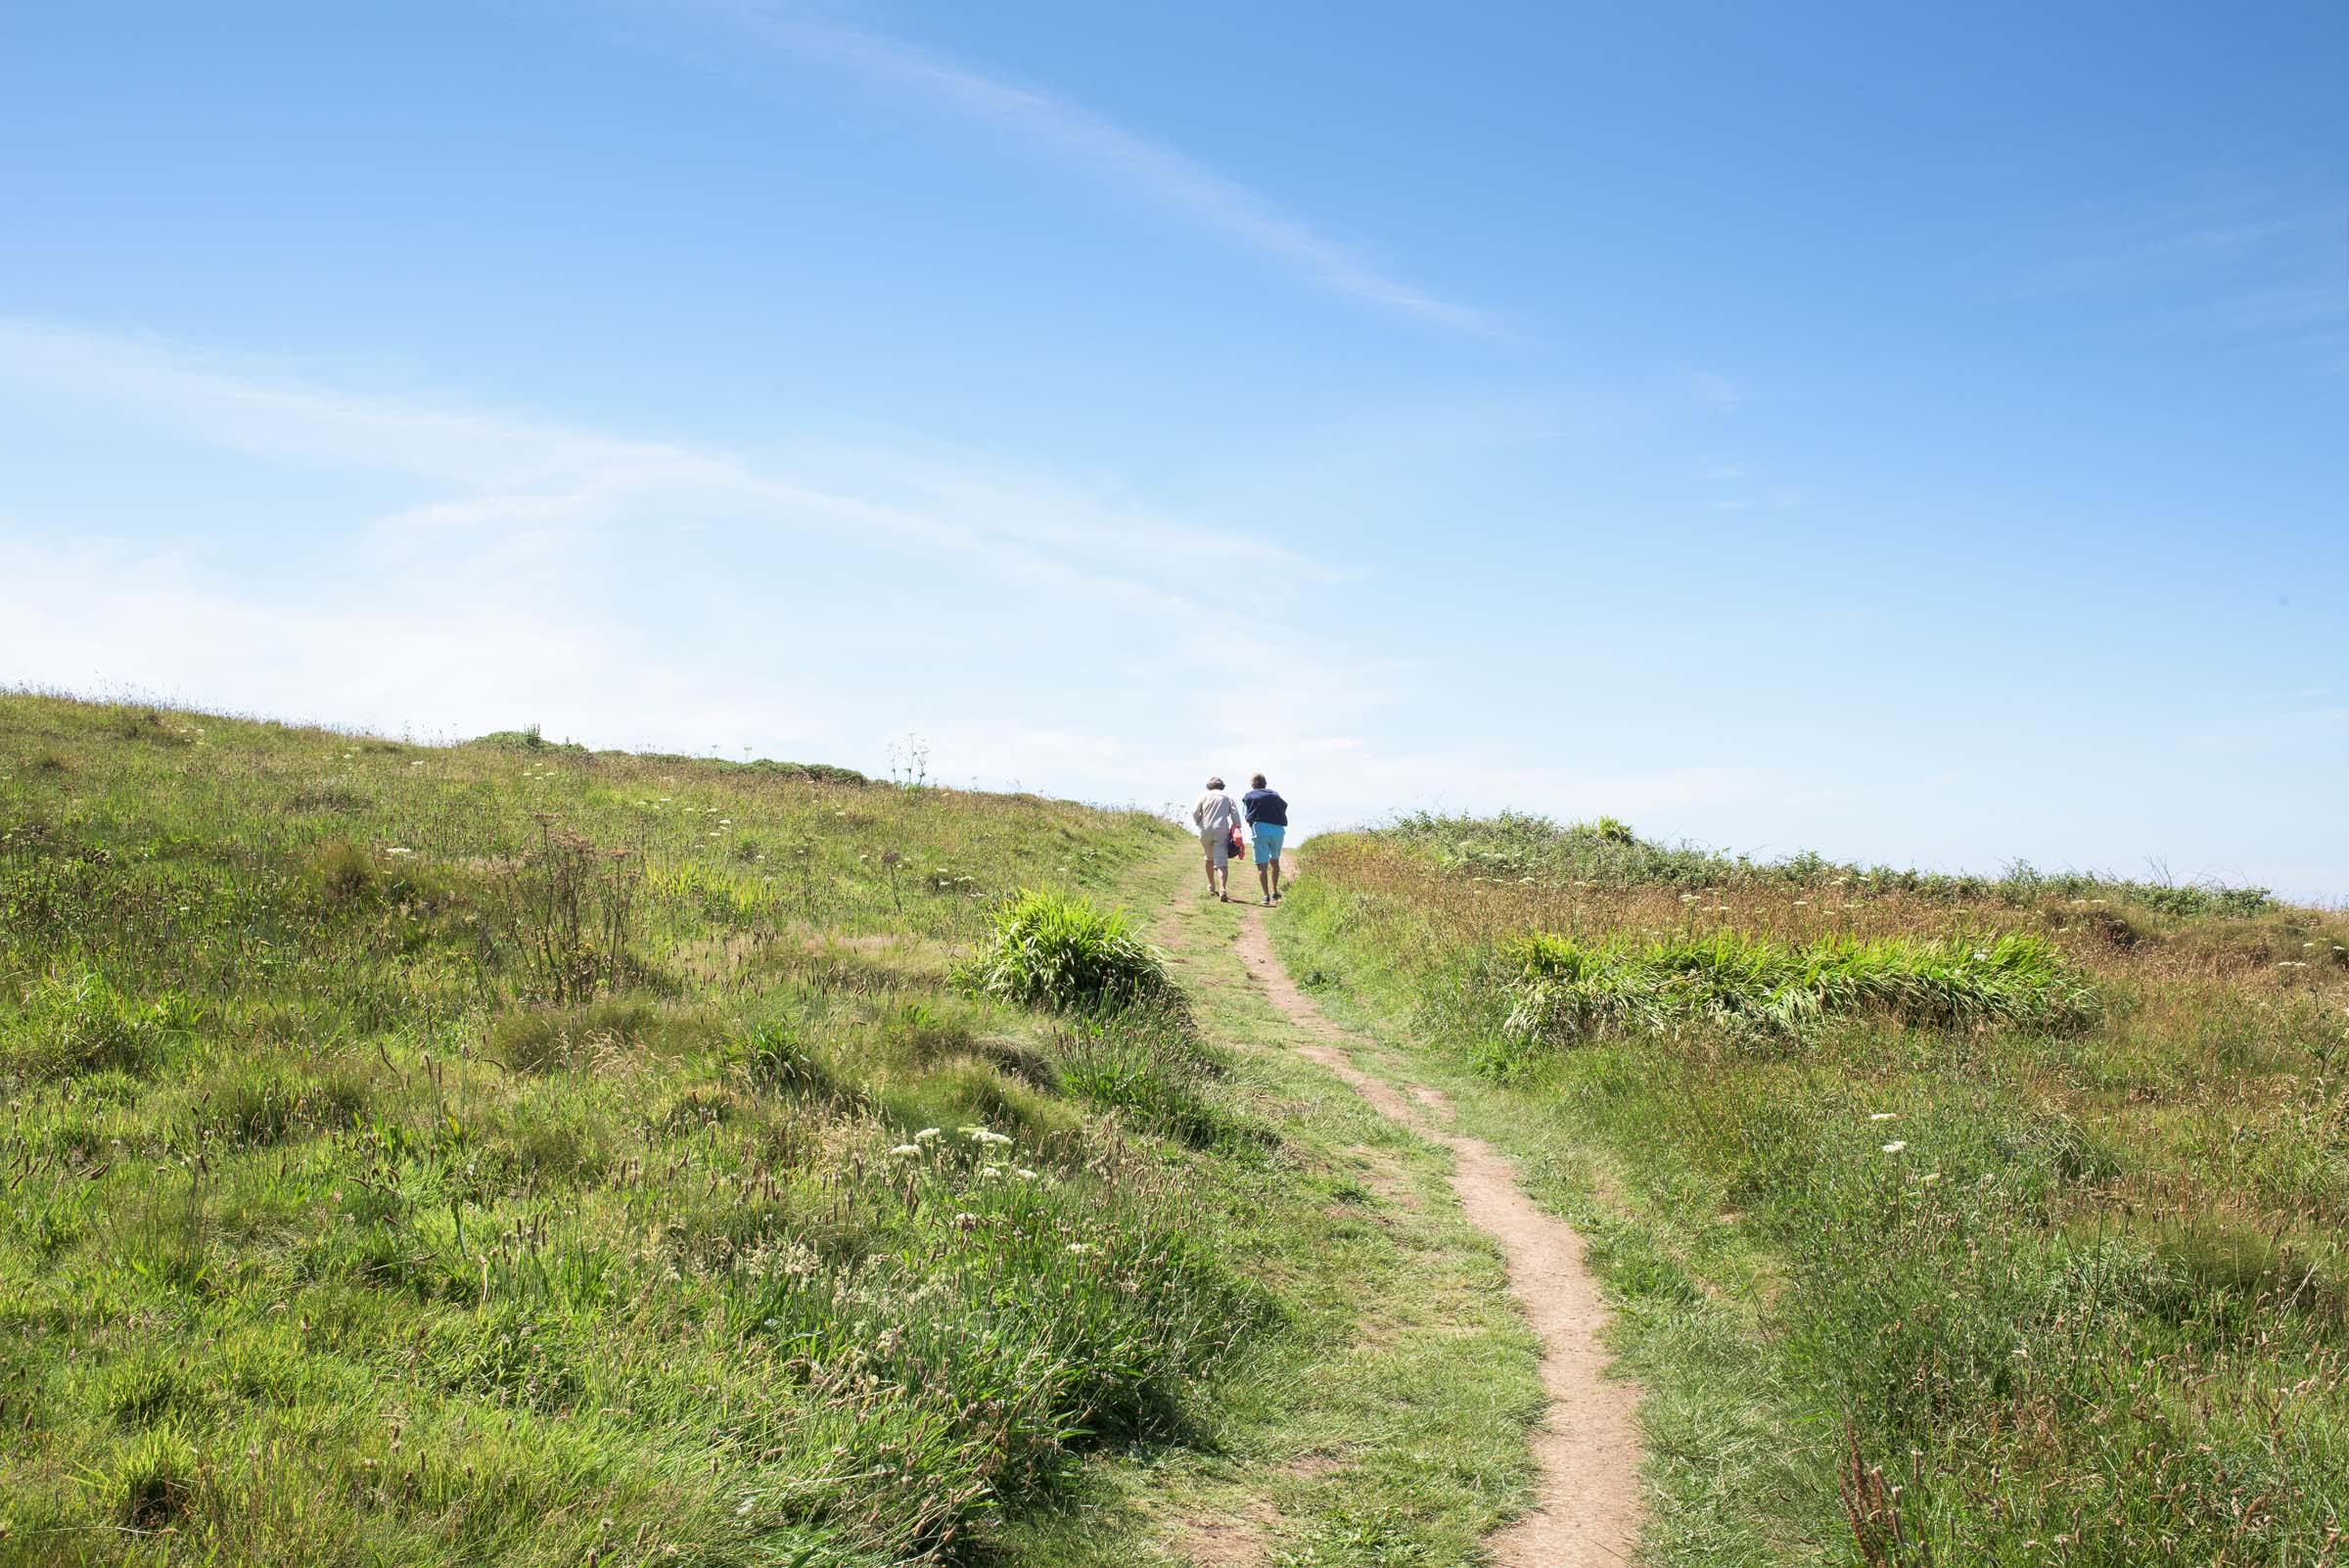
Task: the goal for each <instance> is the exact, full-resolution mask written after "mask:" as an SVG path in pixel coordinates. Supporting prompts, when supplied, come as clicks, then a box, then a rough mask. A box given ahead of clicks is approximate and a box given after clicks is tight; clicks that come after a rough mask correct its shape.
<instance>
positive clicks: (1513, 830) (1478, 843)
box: [1389, 811, 2276, 915]
mask: <svg viewBox="0 0 2349 1568" xmlns="http://www.w3.org/2000/svg"><path fill="white" fill-rule="evenodd" d="M1389 831H1391V832H1392V833H1393V834H1394V835H1396V836H1397V837H1400V838H1405V839H1408V840H1409V841H1411V842H1412V843H1413V844H1414V845H1416V846H1417V847H1418V848H1419V849H1420V850H1421V851H1422V853H1426V854H1428V855H1430V856H1432V857H1433V858H1435V859H1436V860H1438V861H1439V862H1440V863H1442V864H1443V865H1444V866H1445V867H1446V868H1447V869H1449V870H1453V871H1457V872H1460V873H1462V874H1465V875H1471V876H1486V877H1496V878H1507V879H1516V878H1520V877H1525V878H1532V879H1534V880H1537V881H1542V882H1548V883H1556V884H1566V885H1573V884H1577V883H1580V884H1583V885H1608V886H1618V887H1625V886H1646V887H1665V888H1674V889H1685V888H1710V889H1722V888H1753V887H1790V888H1798V889H1814V890H1816V889H1819V888H1825V887H1832V886H1844V885H1849V884H1855V883H1856V884H1859V885H1861V886H1864V887H1865V888H1867V889H1868V890H1869V891H1871V892H1875V893H1895V892H1898V893H1907V894H1913V895H1917V896H1919V897H1923V898H1929V899H1937V900H1941V901H1944V902H1983V903H1997V904H2003V905H2004V906H2006V907H2009V908H2016V907H2022V906H2024V905H2028V904H2033V903H2037V902H2039V901H2040V900H2041V899H2050V898H2061V899H2106V900H2108V901H2112V902H2121V903H2132V904H2138V905H2142V906H2143V907H2145V908H2148V909H2153V910H2158V911H2160V912H2162V913H2165V914H2178V915H2197V914H2232V915H2254V914H2258V913H2260V912H2262V911H2263V910H2266V909H2269V908H2272V907H2275V905H2276V900H2275V899H2274V898H2273V896H2272V895H2271V894H2270V893H2269V892H2268V890H2267V889H2265V888H2252V887H2229V886H2225V885H2222V884H2215V883H2214V884H2207V885H2190V884H2189V885H2181V884H2177V883H2171V882H2142V881H2137V880H2133V879H2131V878H2127V877H2116V876H2111V875H2107V874H2104V873H2099V872H2092V871H2043V870H2040V869H2039V868H2038V867H2036V866H2033V865H2031V864H2030V863H2029V862H2027V861H2023V860H2017V861H2015V862H2014V863H2013V864H2011V865H2009V866H2008V867H2007V868H2006V869H2005V870H2004V872H2002V873H2001V874H2000V875H1998V876H1995V877H1988V876H1974V875H1966V874H1962V873H1946V872H1932V871H1919V870H1916V869H1915V868H1913V867H1897V868H1896V867H1893V866H1886V865H1877V866H1859V865H1851V864H1842V863H1838V862H1835V861H1831V860H1827V859H1825V858H1823V857H1821V856H1819V855H1817V854H1809V853H1805V854H1793V855H1788V856H1786V857H1784V858H1783V859H1778V860H1756V859H1753V858H1752V857H1751V856H1747V855H1732V854H1725V853H1720V852H1718V851H1713V850H1706V849H1701V848H1698V847H1696V846H1694V845H1688V844H1679V845H1668V844H1658V843H1655V842H1653V841H1651V840H1647V839H1642V838H1640V837H1639V836H1638V835H1637V834H1635V832H1633V831H1632V829H1631V827H1630V826H1629V825H1628V824H1626V823H1624V822H1621V821H1619V820H1617V819H1616V818H1614V817H1611V816H1606V817H1600V818H1598V819H1597V820H1596V821H1593V822H1574V823H1567V824H1563V825H1561V824H1559V823H1557V822H1553V821H1551V820H1550V819H1548V818H1547V817H1543V816H1535V815H1531V814H1528V813H1525V812H1518V811H1503V812H1501V813H1500V814H1498V815H1497V816H1482V817H1479V816H1440V815H1435V814H1432V813H1428V812H1419V813H1415V814H1413V815H1410V816H1406V817H1403V818H1400V819H1399V820H1398V821H1397V822H1396V823H1395V825H1394V827H1393V828H1392V829H1390V830H1389Z"/></svg>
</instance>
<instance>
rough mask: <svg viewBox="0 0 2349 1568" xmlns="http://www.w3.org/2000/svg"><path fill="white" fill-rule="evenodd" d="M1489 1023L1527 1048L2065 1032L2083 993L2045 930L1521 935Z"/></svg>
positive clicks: (2073, 1027) (2084, 1001)
mask: <svg viewBox="0 0 2349 1568" xmlns="http://www.w3.org/2000/svg"><path fill="white" fill-rule="evenodd" d="M1512 956H1513V957H1514V959H1515V968H1516V973H1515V975H1514V976H1513V977H1512V978H1511V979H1510V980H1509V981H1508V982H1507V1001H1508V1013H1507V1016H1506V1018H1505V1020H1504V1021H1503V1024H1502V1030H1503V1032H1504V1034H1505V1035H1506V1036H1507V1037H1508V1038H1510V1039H1512V1040H1514V1041H1516V1042H1518V1043H1520V1044H1526V1045H1535V1044H1571V1043H1573V1042H1575V1041H1577V1040H1581V1039H1585V1038H1589V1036H1591V1035H1593V1034H1595V1033H1598V1032H1599V1031H1602V1030H1607V1029H1646V1030H1670V1029H1676V1028H1682V1027H1686V1026H1691V1025H1715V1026H1719V1027H1722V1028H1725V1029H1727V1030H1729V1031H1731V1032H1735V1033H1753V1034H1762V1035H1770V1036H1775V1037H1780V1038H1785V1037H1792V1036H1797V1035H1800V1034H1801V1033H1803V1032H1804V1031H1805V1030H1807V1029H1809V1028H1811V1027H1813V1026H1815V1025H1818V1024H1820V1023H1823V1022H1825V1021H1826V1020H1828V1019H1831V1018H1839V1017H1851V1016H1866V1017H1873V1018H1880V1019H1883V1020H1886V1021H1890V1022H1897V1023H1901V1024H1910V1025H1924V1026H1956V1025H1971V1024H1995V1025H2000V1026H2005V1027H2016V1028H2036V1029H2044V1030H2050V1031H2061V1032H2066V1033H2069V1032H2076V1031H2078V1030H2080V1029H2082V1028H2085V1027H2086V1026H2087V1025H2089V1024H2092V1023H2094V1022H2095V1021H2096V1018H2097V1016H2098V1013H2099V1008H2100V1004H2099V1001H2098V999H2097V996H2096V989H2095V988H2094V987H2093V986H2092V985H2090V984H2089V982H2088V980H2087V978H2086V977H2085V976H2084V975H2082V974H2081V973H2080V972H2079V971H2078V970H2077V969H2075V968H2073V967H2072V966H2071V965H2070V964H2068V963H2066V962H2065V961H2064V959H2063V957H2062V955H2061V954H2060V953H2059V952H2057V951H2056V949H2055V948H2054V947H2053V946H2052V945H2050V943H2048V942H2047V941H2046V940H2045V939H2044V938H2040V937H2034V936H2029V935H2024V934H2019V933H2009V934H2006V935H2004V936H1998V937H1990V938H1985V939H1983V940H1981V941H1979V942H1976V941H1973V940H1969V939H1966V938H1962V937H1960V938H1955V939H1944V940H1918V939H1913V938H1905V937H1878V938H1873V939H1861V938H1852V937H1827V938H1822V939H1820V940H1819V941H1816V942H1807V943H1782V942H1773V941H1771V940H1769V939H1768V938H1764V937H1755V936H1750V935H1745V934H1741V933H1737V932H1730V931H1717V932H1713V933H1711V934H1708V935H1705V936H1698V937H1667V938H1624V937H1620V936H1618V937H1601V938H1597V939H1594V940H1585V941H1578V940H1576V939H1574V938H1571V937H1559V936H1548V935H1543V936H1533V937H1527V938H1524V939H1522V940H1521V941H1520V942H1518V943H1517V944H1516V945H1515V949H1514V952H1513V954H1512Z"/></svg>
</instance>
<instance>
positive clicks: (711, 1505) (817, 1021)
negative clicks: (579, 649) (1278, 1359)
mask: <svg viewBox="0 0 2349 1568" xmlns="http://www.w3.org/2000/svg"><path fill="white" fill-rule="evenodd" d="M1171 839H1172V834H1171V830H1170V829H1168V828H1167V827H1166V826H1165V825H1164V824H1163V823H1158V822H1155V821H1152V820H1150V819H1148V818H1146V817H1143V816H1140V815H1137V814H1130V813H1114V812H1102V811H1096V810H1090V809H1086V808H1083V807H1076V806H1072V805H1066V804H1062V803H1056V802H1048V801H1043V800H1037V799H1034V798H1029V797H988V796H980V795H973V794H964V793H958V792H950V791H944V790H939V789H906V788H898V787H895V786H892V785H885V784H873V783H870V782H867V781H864V780H862V779H861V778H859V777H858V776H856V775H854V774H852V773H849V772H846V771H845V770H840V769H827V768H821V767H808V766H801V765H795V764H777V763H750V764H741V765H737V764H727V763H721V762H715V761H696V760H691V759H685V758H674V757H666V758H644V757H630V756H624V755H618V754H610V753H587V752H583V751H581V750H579V749H577V748H572V747H556V746H549V745H546V744H544V743H543V742H542V741H541V740H540V739H539V738H538V737H537V736H536V735H535V734H534V733H531V732H521V733H514V734H508V735H501V736H496V737H490V738H488V739H485V740H484V741H482V742H477V743H473V744H469V745H460V746H454V747H428V746H417V745H408V744H403V743H400V742H395V741H390V740H384V739H380V738H375V737H370V736H359V735H347V734H340V733H335V732H331V731H325V730H318V729H305V728H294V727H287V726H281V725H277V724H263V723H250V722H242V721H235V720H229V719H222V718H216V717H208V716H206V715H195V714H187V713H178V712H162V711H151V710H146V709H141V708H126V707H120V706H106V705H91V704H83V703H77V702H70V701H64V700H56V699H51V698H45V697H39V696H31V695H22V694H19V695H7V696H0V1090H4V1092H5V1099H6V1106H5V1115H4V1116H0V1561H5V1562H16V1563H25V1564H33V1563H39V1564H65V1563H80V1562H90V1563H97V1562H106V1563H119V1562H157V1563H161V1562H174V1563H179V1562H186V1563H198V1562H217V1563H248V1562H285V1563H294V1562H299V1563H352V1564H357V1563H367V1564H375V1563H427V1562H430V1563H460V1562H461V1563H481V1562H486V1561H497V1562H500V1563H541V1562H542V1563H548V1564H554V1563H562V1564H566V1565H576V1564H583V1563H596V1564H605V1563H622V1562H626V1563H647V1562H659V1563H669V1562H690V1563H698V1564H735V1563H741V1564H751V1563H760V1564H787V1563H788V1564H842V1565H847V1564H861V1563H882V1562H895V1561H900V1560H911V1559H913V1558H916V1557H920V1556H924V1555H925V1554H935V1555H936V1556H937V1557H939V1558H942V1559H949V1560H955V1559H961V1558H964V1557H967V1556H969V1555H971V1554H972V1553H974V1552H977V1551H980V1550H982V1549H983V1548H984V1547H985V1545H986V1542H987V1541H988V1540H989V1539H990V1534H991V1533H992V1532H993V1531H994V1530H995V1528H996V1524H995V1521H997V1520H999V1519H1001V1518H1003V1517H1006V1516H1008V1515H1009V1514H1011V1513H1015V1512H1016V1511H1017V1510H1019V1509H1020V1508H1021V1506H1022V1505H1024V1504H1025V1503H1027V1502H1029V1501H1032V1500H1034V1499H1039V1498H1042V1497H1045V1496H1048V1495H1049V1494H1050V1493H1051V1492H1052V1491H1053V1490H1054V1488H1055V1487H1056V1486H1057V1485H1058V1484H1059V1482H1060V1480H1061V1479H1062V1478H1063V1477H1064V1476H1065V1475H1066V1474H1067V1472H1068V1466H1069V1463H1070V1461H1071V1459H1072V1457H1073V1456H1074V1455H1075V1454H1077V1453H1082V1452H1083V1451H1084V1450H1086V1449H1088V1448H1094V1447H1098V1446H1100V1445H1103V1444H1107V1443H1112V1442H1115V1441H1118V1440H1122V1439H1127V1438H1132V1437H1158V1436H1166V1435H1170V1434H1174V1433H1177V1432H1179V1431H1180V1430H1181V1428H1182V1426H1183V1423H1184V1422H1185V1420H1186V1419H1187V1417H1186V1413H1185V1412H1186V1401H1188V1400H1190V1399H1191V1398H1192V1393H1193V1390H1194V1387H1195V1382H1196V1379H1197V1378H1198V1377H1199V1376H1200V1375H1202V1374H1204V1373H1206V1372H1207V1371H1209V1370H1211V1369H1213V1368H1214V1367H1215V1366H1216V1365H1218V1364H1219V1362H1220V1361H1221V1360H1223V1359H1225V1358H1226V1357H1227V1356H1228V1354H1229V1353H1230V1351H1231V1350H1232V1348H1233V1346H1234V1345H1235V1344H1236V1343H1238V1342H1239V1341H1241V1340H1242V1339H1243V1338H1245V1336H1247V1335H1248V1334H1249V1333H1250V1332H1251V1330H1252V1329H1253V1328H1254V1327H1255V1326H1256V1325H1258V1324H1260V1323H1262V1322H1264V1321H1265V1320H1267V1314H1268V1306H1267V1297H1266V1296H1265V1294H1264V1292H1263V1290H1262V1289H1261V1288H1260V1287H1259V1286H1257V1285H1255V1284H1253V1283H1251V1282H1249V1281H1248V1280H1247V1279H1246V1278H1245V1277H1244V1274H1243V1271H1242V1270H1241V1269H1240V1268H1237V1267H1235V1266H1234V1264H1233V1262H1232V1260H1231V1259H1230V1258H1229V1257H1227V1256H1225V1255H1224V1253H1223V1252H1221V1250H1219V1249H1220V1246H1221V1243H1219V1241H1218V1240H1217V1237H1218V1236H1219V1235H1220V1234H1221V1231H1220V1230H1219V1229H1218V1227H1216V1226H1212V1225H1202V1224H1198V1223H1196V1222H1195V1220H1196V1215H1197V1208H1198V1193H1199V1192H1200V1191H1201V1189H1202V1186H1203V1183H1208V1182H1209V1177H1210V1176H1211V1175H1212V1173H1213V1172H1214V1171H1215V1170H1216V1169H1217V1168H1218V1166H1219V1162H1224V1161H1227V1160H1233V1159H1239V1158H1244V1157H1249V1151H1250V1150H1252V1149H1253V1148H1254V1147H1255V1144H1254V1143H1253V1141H1252V1140H1251V1139H1250V1138H1248V1137H1247V1136H1244V1135H1243V1134H1242V1131H1240V1130H1237V1129H1238V1127H1239V1124H1238V1123H1237V1122H1235V1121H1234V1119H1233V1113H1232V1112H1231V1111H1230V1110H1229V1109H1228V1108H1227V1107H1226V1106H1225V1105H1224V1103H1223V1101H1222V1099H1221V1097H1220V1090H1219V1089H1218V1087H1217V1086H1216V1084H1215V1083H1214V1077H1215V1071H1216V1068H1215V1064H1214V1062H1213V1061H1212V1060H1210V1059H1209V1056H1208V1055H1207V1054H1206V1052H1205V1051H1204V1049H1203V1047H1202V1046H1201V1045H1200V1044H1199V1043H1198V1041H1197V1039H1196V1038H1195V1037H1194V1034H1193V1033H1192V1032H1191V1031H1190V1030H1188V1029H1187V1027H1186V1025H1185V1023H1184V1021H1183V1019H1182V1018H1181V1016H1180V1014H1179V1010H1178V1009H1172V1008H1169V1007H1167V1006H1163V1005H1162V1006H1159V1007H1156V1008H1150V1007H1142V1008H1128V1009H1127V1010H1126V1011H1124V1012H1123V1013H1120V1014H1119V1015H1117V1016H1116V1017H1112V1018H1107V1019H1103V1018H1100V1017H1086V1016H1082V1015H1071V1016H1066V1017H1057V1016H1054V1015H1051V1014H1048V1013H1038V1012H1036V1011H1031V1010H1021V1009H1015V1008H1013V1007H1011V1006H1009V1005H1007V1004H1002V1003H997V1002H994V1001H991V1000H987V999H984V998H982V997H979V996H976V995H974V994H972V993H970V992H971V988H965V987H958V986H956V985H955V984H953V977H952V975H951V973H950V965H951V961H952V958H953V956H954V954H955V953H956V952H958V951H960V950H962V949H964V948H966V947H968V946H969V945H972V944H974V943H975V942H978V941H980V940H981V939H982V938H983V937H984V936H985V934H986V932H987V930H988V918H989V911H990V908H991V907H992V906H993V903H994V901H995V900H996V899H997V898H998V896H1000V895H1004V894H1006V893H1008V892H1010V891H1011V890H1013V889H1015V888H1018V887H1022V886H1029V887H1035V888H1039V889H1045V890H1050V891H1053V892H1055V893H1058V894H1061V895H1067V896H1071V897H1075V898H1082V897H1083V896H1097V897H1099V898H1101V899H1121V898H1122V899H1140V898H1144V897H1147V898H1151V899H1158V898H1162V897H1163V892H1164V887H1163V884H1164V882H1165V878H1166V873H1167V868H1168V867H1169V866H1170V865H1171V864H1178V861H1170V859H1169V856H1168V849H1169V845H1170V842H1171ZM1080 907H1081V906H1080Z"/></svg>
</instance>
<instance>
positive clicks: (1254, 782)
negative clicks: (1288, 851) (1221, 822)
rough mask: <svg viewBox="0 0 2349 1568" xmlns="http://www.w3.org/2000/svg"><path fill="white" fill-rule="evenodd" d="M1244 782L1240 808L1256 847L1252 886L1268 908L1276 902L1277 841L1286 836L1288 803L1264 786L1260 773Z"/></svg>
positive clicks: (1278, 871) (1287, 829)
mask: <svg viewBox="0 0 2349 1568" xmlns="http://www.w3.org/2000/svg"><path fill="white" fill-rule="evenodd" d="M1248 783H1249V786H1250V788H1249V790H1248V793H1247V794H1245V795H1243V796H1241V797H1240V807H1241V809H1243V810H1245V811H1246V812H1247V813H1248V839H1249V842H1250V843H1252V844H1254V845H1255V846H1256V884H1257V886H1258V887H1260V888H1262V889H1263V890H1264V894H1265V899H1264V901H1265V903H1266V904H1267V906H1269V905H1271V904H1275V903H1278V902H1280V841H1281V840H1282V839H1284V838H1287V837H1288V835H1289V803H1288V802H1286V801H1284V800H1282V799H1281V798H1280V796H1279V794H1278V792H1276V791H1274V790H1272V789H1271V788H1269V787H1267V785H1266V783H1265V775H1264V774H1262V773H1259V774H1257V775H1256V777H1254V778H1252V779H1250V780H1249V781H1248Z"/></svg>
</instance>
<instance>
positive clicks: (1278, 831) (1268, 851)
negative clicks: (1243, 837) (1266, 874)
mask: <svg viewBox="0 0 2349 1568" xmlns="http://www.w3.org/2000/svg"><path fill="white" fill-rule="evenodd" d="M1288 836H1289V830H1288V829H1287V828H1285V827H1274V826H1273V825H1272V824H1271V823H1269V822H1259V823H1258V824H1257V825H1256V827H1255V828H1254V829H1253V837H1254V839H1255V842H1256V863H1257V864H1258V865H1263V864H1264V863H1265V862H1266V861H1267V860H1277V859H1279V858H1280V841H1281V840H1282V839H1285V838H1287V837H1288Z"/></svg>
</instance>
